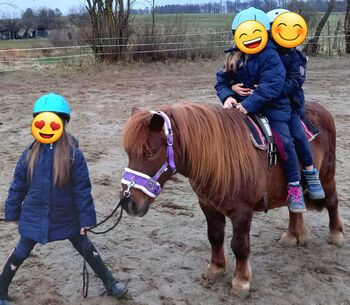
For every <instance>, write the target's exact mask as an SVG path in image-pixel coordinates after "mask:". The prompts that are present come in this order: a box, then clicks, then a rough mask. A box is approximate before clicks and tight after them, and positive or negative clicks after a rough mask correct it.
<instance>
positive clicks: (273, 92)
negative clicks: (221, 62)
mask: <svg viewBox="0 0 350 305" xmlns="http://www.w3.org/2000/svg"><path fill="white" fill-rule="evenodd" d="M243 61H244V59H243V58H241V59H240V60H239V61H238V68H237V71H236V72H232V71H230V72H225V71H223V70H221V71H218V72H217V74H216V81H217V82H216V85H215V89H216V92H217V95H218V97H219V99H220V100H221V102H222V103H224V102H225V100H226V99H227V98H228V97H229V96H232V97H234V98H235V99H237V100H238V101H239V102H242V106H243V107H244V108H245V109H246V110H247V111H248V112H255V113H261V114H263V115H266V116H267V118H268V119H270V120H277V121H288V120H289V119H290V114H291V108H290V103H289V100H288V98H287V97H286V96H285V95H283V94H282V89H283V84H284V80H285V76H286V70H285V68H284V66H283V63H282V61H281V59H280V57H279V55H278V53H277V51H276V47H275V46H274V44H273V43H272V42H270V41H268V43H267V45H266V47H265V48H264V49H263V50H262V51H261V52H259V53H257V54H253V55H249V56H248V58H247V61H246V63H244V62H243ZM236 83H243V84H244V87H246V88H251V89H253V90H254V92H253V94H251V95H249V96H248V97H242V96H239V95H237V94H236V93H235V92H234V91H233V90H232V89H231V86H232V84H236ZM254 85H258V87H257V88H255V87H254Z"/></svg>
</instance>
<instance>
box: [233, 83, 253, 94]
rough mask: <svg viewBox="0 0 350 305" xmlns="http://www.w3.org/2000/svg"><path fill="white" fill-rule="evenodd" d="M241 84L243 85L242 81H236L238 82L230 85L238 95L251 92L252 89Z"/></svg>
mask: <svg viewBox="0 0 350 305" xmlns="http://www.w3.org/2000/svg"><path fill="white" fill-rule="evenodd" d="M243 86H244V84H243V83H238V84H234V85H232V87H231V89H232V90H233V91H234V92H236V93H237V94H238V95H240V96H248V95H251V94H252V93H253V90H252V89H250V88H244V87H243Z"/></svg>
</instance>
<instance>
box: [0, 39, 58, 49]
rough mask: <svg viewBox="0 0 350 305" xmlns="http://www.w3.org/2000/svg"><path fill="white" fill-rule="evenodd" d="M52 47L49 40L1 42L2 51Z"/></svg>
mask: <svg viewBox="0 0 350 305" xmlns="http://www.w3.org/2000/svg"><path fill="white" fill-rule="evenodd" d="M45 47H52V44H51V43H50V41H49V40H48V39H35V38H33V39H16V40H0V50H7V49H31V48H45Z"/></svg>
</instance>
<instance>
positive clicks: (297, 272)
mask: <svg viewBox="0 0 350 305" xmlns="http://www.w3.org/2000/svg"><path fill="white" fill-rule="evenodd" d="M220 66H221V61H217V62H200V63H187V62H186V63H177V64H169V63H168V64H150V65H144V64H137V65H136V64H133V65H125V66H105V67H96V66H92V67H90V68H84V69H82V70H80V71H74V70H73V69H72V71H67V70H64V69H61V68H60V69H54V68H53V67H51V68H50V69H49V70H48V71H44V70H43V69H41V70H36V69H31V70H28V69H26V70H25V71H21V72H11V71H2V72H1V74H0V101H1V102H0V107H1V112H0V123H2V124H0V135H1V137H0V138H1V140H0V190H1V192H0V205H1V209H2V208H3V203H4V201H5V199H6V196H7V190H8V187H9V183H10V181H11V179H12V175H13V170H14V166H15V163H16V161H17V158H18V157H19V155H20V153H21V151H22V150H23V148H24V147H25V146H26V145H28V144H29V143H31V141H32V136H31V133H30V124H31V109H32V104H33V102H34V101H35V100H36V99H37V98H38V97H39V96H40V95H41V94H43V93H45V92H47V91H56V92H58V93H61V94H62V95H64V96H65V97H66V98H67V99H68V100H69V101H70V102H71V106H72V108H73V115H72V119H71V123H70V124H69V127H68V130H69V131H70V132H72V133H73V134H74V135H75V136H77V137H78V138H79V140H80V147H81V148H82V150H83V152H84V153H85V156H86V158H87V161H88V165H89V169H90V174H91V180H92V184H93V196H94V199H95V204H96V210H97V214H98V218H99V219H102V218H103V216H104V215H107V214H108V213H109V212H110V211H111V210H112V209H113V207H114V204H115V203H116V202H117V196H118V192H119V188H120V178H121V174H122V171H123V169H124V167H125V166H126V165H127V158H126V155H125V153H124V151H123V150H122V148H121V144H120V143H121V140H120V137H121V130H122V127H123V125H124V124H125V122H126V120H127V118H128V116H129V114H130V112H131V109H132V107H133V106H140V107H143V108H146V109H149V110H156V109H157V107H158V106H159V105H162V104H164V103H176V102H180V101H195V102H199V103H203V102H208V103H217V102H218V100H217V98H216V95H215V91H214V79H215V71H216V70H217V68H219V67H220ZM349 80H350V57H345V58H344V57H342V58H311V59H310V63H309V68H308V79H307V82H306V84H305V91H306V96H307V99H308V100H319V101H320V102H321V103H322V104H323V105H325V106H326V108H327V109H329V111H331V113H332V114H333V115H334V118H335V121H336V125H337V161H338V163H337V173H336V178H337V185H338V192H339V198H340V213H341V216H342V218H343V221H344V225H345V229H346V230H347V229H348V227H349V222H350V204H349V201H350V182H349V173H350V164H349V156H350V153H349V149H350V128H349V127H350V122H349V121H350V85H349V84H350V82H349ZM287 219H288V212H287V208H286V207H284V208H281V209H278V210H274V211H269V212H268V213H267V214H264V213H258V214H255V217H254V220H253V226H252V231H251V266H252V271H253V278H252V285H251V295H250V298H249V299H247V300H244V301H242V300H240V299H238V298H237V297H235V296H233V295H232V294H231V293H230V283H231V277H232V273H233V266H234V255H233V253H232V251H231V250H230V248H229V242H230V237H231V232H230V231H231V227H230V225H229V224H228V225H227V230H226V232H227V236H226V249H227V254H228V256H229V268H228V271H227V272H226V274H225V275H224V276H223V277H222V278H219V279H218V280H217V281H216V282H210V281H208V280H206V278H205V276H204V274H205V270H206V266H207V264H208V263H209V259H210V247H209V242H208V240H207V236H206V222H205V219H204V216H203V214H202V212H201V210H200V208H199V206H198V203H197V199H196V197H195V196H194V194H193V192H192V190H191V188H190V186H189V183H188V181H187V180H186V179H185V178H183V177H178V181H176V182H170V183H169V184H167V185H166V187H165V191H164V192H163V193H162V195H161V196H160V197H159V198H158V199H157V201H156V203H155V204H154V206H153V207H152V208H151V209H150V211H149V212H148V214H147V215H146V216H145V217H143V218H132V217H129V216H125V217H124V218H123V220H122V223H121V224H120V225H119V226H118V227H117V228H116V229H115V230H114V231H112V232H111V233H109V234H106V235H104V236H91V238H92V240H93V242H94V243H95V245H96V247H97V248H98V249H99V251H100V253H101V255H102V256H103V257H104V258H105V260H106V262H107V264H108V265H109V267H110V268H111V269H112V270H113V272H114V273H115V274H116V275H117V276H118V277H119V278H120V279H121V280H123V281H126V282H128V286H129V290H130V294H129V297H128V299H127V300H123V301H117V300H115V299H113V298H111V297H108V296H106V295H105V293H104V288H103V285H102V283H101V282H100V281H99V279H97V278H96V277H91V278H90V290H89V297H88V298H87V299H83V298H82V264H83V260H82V258H81V256H79V255H78V254H77V253H76V251H75V250H74V249H73V247H72V246H71V245H70V243H69V242H67V241H63V242H55V243H50V244H47V245H44V246H37V247H36V248H35V249H34V250H33V252H32V255H31V257H30V258H29V259H28V260H27V261H26V262H25V263H24V264H23V266H22V267H21V268H20V271H19V272H18V274H17V276H16V277H15V280H14V282H13V285H12V286H11V288H10V295H11V296H12V298H13V302H12V303H11V304H13V305H29V304H36V305H58V304H62V305H68V304H70V305H73V304H74V305H80V304H89V305H94V304H96V305H97V304H99V305H112V304H123V305H134V304H139V305H141V304H148V305H151V304H152V305H153V304H162V305H172V304H179V305H188V304H194V305H199V304H218V305H221V304H247V305H257V304H281V305H282V304H310V305H311V304H315V305H316V304H317V305H318V304H327V305H333V304H339V305H340V304H343V305H345V304H347V305H349V304H350V242H349V237H348V236H347V235H346V239H345V243H344V246H343V247H341V248H338V247H336V246H333V245H329V244H328V243H327V237H328V233H329V230H328V215H327V212H326V211H323V212H321V213H316V212H307V213H306V217H305V219H306V223H307V225H308V227H309V230H310V239H309V242H308V244H307V246H306V247H301V246H295V247H286V246H282V245H280V244H279V243H278V240H279V238H280V236H281V234H282V233H283V232H284V230H285V229H286V227H287ZM17 239H18V233H17V227H16V225H13V224H3V223H0V261H4V260H5V258H6V256H7V255H8V253H9V252H10V251H11V249H12V247H13V246H14V245H15V243H16V241H17Z"/></svg>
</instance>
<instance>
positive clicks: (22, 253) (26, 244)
mask: <svg viewBox="0 0 350 305" xmlns="http://www.w3.org/2000/svg"><path fill="white" fill-rule="evenodd" d="M35 244H36V242H35V241H33V240H31V239H29V238H26V237H23V236H21V238H20V240H19V242H18V243H17V245H16V247H15V248H14V249H13V251H12V253H11V254H10V255H9V256H8V258H7V260H6V262H5V265H4V268H3V270H2V273H1V275H0V304H8V303H7V302H6V301H5V300H7V299H8V288H9V285H10V284H11V281H12V279H13V277H14V276H15V274H16V272H17V270H18V268H19V266H20V265H21V264H22V263H23V261H24V260H25V259H26V258H27V257H28V256H29V254H30V252H31V251H32V250H33V248H34V246H35ZM1 300H2V301H3V303H1Z"/></svg>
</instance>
